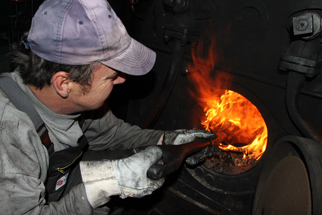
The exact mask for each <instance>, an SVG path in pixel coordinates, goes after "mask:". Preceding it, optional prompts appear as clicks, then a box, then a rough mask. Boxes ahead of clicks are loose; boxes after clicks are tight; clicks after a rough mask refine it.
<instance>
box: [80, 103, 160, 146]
mask: <svg viewBox="0 0 322 215" xmlns="http://www.w3.org/2000/svg"><path fill="white" fill-rule="evenodd" d="M100 111H101V112H100V113H99V114H98V115H97V116H96V117H93V116H91V117H93V118H95V119H94V120H86V121H85V123H84V129H83V130H84V134H85V136H86V137H87V139H88V142H89V145H90V149H92V150H105V149H112V150H114V149H116V148H118V147H123V148H125V149H126V148H135V147H138V146H147V145H157V144H158V143H161V141H162V135H163V131H157V130H149V129H141V128H140V127H138V126H135V125H130V124H129V123H126V122H124V121H123V120H121V119H118V118H116V117H115V116H114V115H113V113H112V112H111V110H109V108H108V106H107V104H106V105H104V106H103V107H102V109H100Z"/></svg>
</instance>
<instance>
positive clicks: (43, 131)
mask: <svg viewBox="0 0 322 215" xmlns="http://www.w3.org/2000/svg"><path fill="white" fill-rule="evenodd" d="M0 88H1V89H2V91H3V92H4V93H5V94H6V95H7V96H8V98H9V99H10V101H11V102H12V103H13V104H14V105H15V107H16V108H17V109H19V110H20V111H23V112H25V113H26V114H27V115H28V116H29V118H30V119H31V121H32V122H33V124H34V126H35V128H36V130H37V132H38V135H39V137H40V138H41V141H42V143H43V144H44V145H45V146H46V148H47V150H48V153H49V155H51V154H52V153H53V152H54V147H53V143H52V142H51V141H50V139H49V136H48V131H47V128H46V126H45V125H44V122H43V121H42V119H41V118H40V116H39V114H38V112H37V111H36V109H35V107H34V106H33V105H32V104H31V102H30V101H29V99H28V98H27V96H26V94H25V93H24V92H23V91H22V89H21V88H20V87H19V85H18V84H17V83H16V82H15V81H14V80H12V79H11V78H10V77H7V76H0Z"/></svg>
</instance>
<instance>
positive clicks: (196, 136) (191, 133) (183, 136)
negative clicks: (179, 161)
mask: <svg viewBox="0 0 322 215" xmlns="http://www.w3.org/2000/svg"><path fill="white" fill-rule="evenodd" d="M216 138H217V135H216V134H214V133H212V132H209V131H206V130H194V129H191V130H185V129H181V130H174V131H165V132H164V135H163V140H162V144H164V145H181V144H185V143H189V142H193V141H197V140H200V139H206V140H209V141H210V140H212V139H216ZM214 151H215V147H214V146H213V145H210V146H207V147H206V148H204V149H202V150H201V151H199V152H197V153H195V154H193V155H191V156H189V157H188V158H187V159H186V163H187V164H188V165H190V166H193V165H196V164H198V163H200V162H201V161H203V160H205V159H206V158H207V157H208V156H211V155H212V154H213V153H214Z"/></svg>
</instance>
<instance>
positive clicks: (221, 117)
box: [189, 41, 268, 160]
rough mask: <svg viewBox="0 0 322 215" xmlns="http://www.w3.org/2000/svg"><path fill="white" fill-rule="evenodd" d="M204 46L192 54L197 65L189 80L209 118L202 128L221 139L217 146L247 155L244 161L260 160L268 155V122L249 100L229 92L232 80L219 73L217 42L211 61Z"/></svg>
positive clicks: (213, 44) (203, 120) (190, 68)
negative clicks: (203, 48)
mask: <svg viewBox="0 0 322 215" xmlns="http://www.w3.org/2000/svg"><path fill="white" fill-rule="evenodd" d="M202 47H203V44H202V43H199V45H198V47H197V50H193V51H192V58H193V62H194V63H193V65H189V71H191V73H190V74H189V79H190V80H191V81H192V82H193V83H194V85H195V88H196V89H197V92H194V93H192V94H193V96H194V97H195V99H196V100H197V101H198V103H199V104H200V105H201V106H202V107H203V108H204V113H205V116H203V118H202V122H201V124H202V125H203V126H204V128H205V130H208V131H212V132H214V133H216V134H217V135H218V138H217V139H216V144H217V145H218V146H219V147H220V148H221V149H222V150H225V151H234V152H240V153H243V159H254V160H258V159H259V158H260V157H261V155H262V154H263V153H264V151H265V149H266V144H267V135H268V132H267V127H266V124H265V121H264V119H263V117H262V115H261V114H260V112H259V111H258V109H257V108H256V107H255V105H253V104H252V103H251V102H250V101H249V100H248V99H246V98H245V97H244V96H242V95H241V94H239V93H237V92H234V91H232V90H229V88H230V86H229V85H228V83H231V81H232V80H231V79H232V77H231V76H229V75H228V74H224V73H218V72H216V77H212V74H214V73H215V70H214V68H215V64H216V62H217V61H218V56H217V55H216V53H215V50H216V49H215V42H214V41H212V44H211V45H210V46H209V51H208V53H207V57H206V58H205V57H201V56H202V55H204V54H205V53H203V50H202Z"/></svg>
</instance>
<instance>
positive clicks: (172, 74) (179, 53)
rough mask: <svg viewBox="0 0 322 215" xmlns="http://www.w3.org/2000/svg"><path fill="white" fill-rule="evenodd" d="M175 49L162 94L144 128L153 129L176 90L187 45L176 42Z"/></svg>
mask: <svg viewBox="0 0 322 215" xmlns="http://www.w3.org/2000/svg"><path fill="white" fill-rule="evenodd" d="M174 43H175V44H174V48H173V52H172V58H171V59H172V60H171V65H170V68H169V71H168V73H167V76H166V78H165V81H164V82H163V85H162V87H161V90H160V93H159V95H158V97H157V99H156V101H155V103H154V104H153V107H152V109H151V112H150V113H149V115H148V117H147V118H146V120H145V121H144V123H143V124H142V126H141V127H142V128H152V127H153V126H154V124H155V123H156V121H157V120H158V118H159V116H160V115H161V112H162V110H163V108H164V106H165V104H166V103H167V101H168V98H169V96H170V94H171V92H172V89H173V88H174V84H175V83H176V80H177V77H178V73H179V72H180V68H181V67H180V66H181V62H182V58H183V55H184V53H185V48H186V43H185V42H182V41H181V40H175V41H174Z"/></svg>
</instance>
